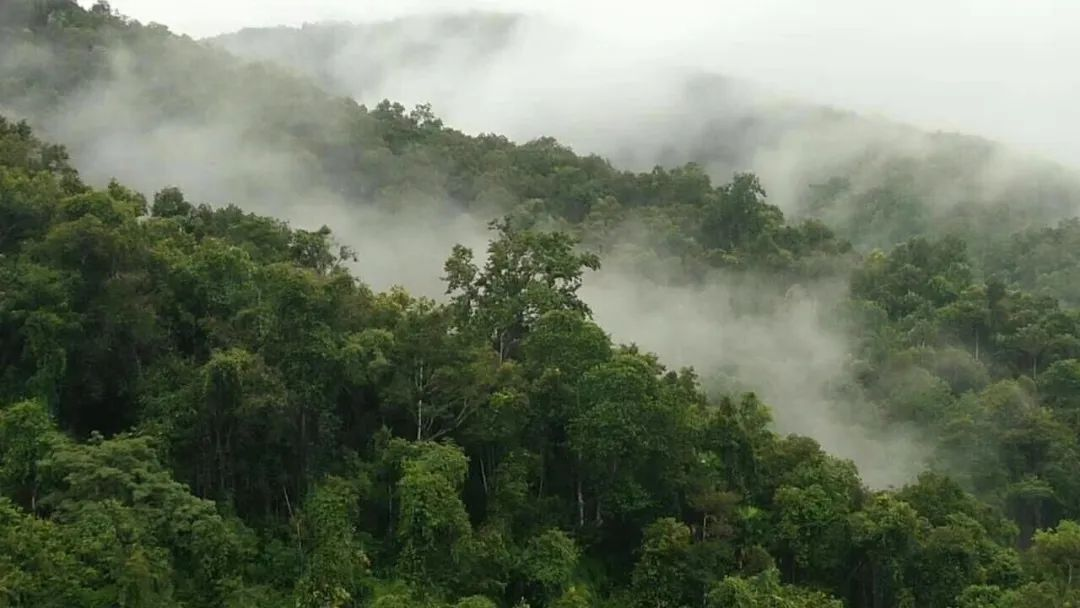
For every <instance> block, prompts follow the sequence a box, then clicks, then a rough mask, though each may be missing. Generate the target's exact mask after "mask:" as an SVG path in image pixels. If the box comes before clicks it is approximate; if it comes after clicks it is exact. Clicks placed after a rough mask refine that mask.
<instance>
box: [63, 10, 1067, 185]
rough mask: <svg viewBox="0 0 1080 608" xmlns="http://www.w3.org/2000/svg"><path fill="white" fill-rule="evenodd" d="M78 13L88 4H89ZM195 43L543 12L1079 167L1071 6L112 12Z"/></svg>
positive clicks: (830, 99) (664, 54) (686, 57)
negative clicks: (458, 14) (419, 16)
mask: <svg viewBox="0 0 1080 608" xmlns="http://www.w3.org/2000/svg"><path fill="white" fill-rule="evenodd" d="M84 3H89V0H86V1H85V2H84ZM112 6H113V8H115V9H117V10H119V11H120V12H121V13H124V14H126V15H128V16H130V17H133V18H135V19H138V20H140V21H143V22H149V21H156V22H159V23H163V24H166V25H168V26H169V27H170V28H171V29H172V30H173V31H176V32H178V33H184V34H188V35H191V36H193V37H203V36H210V35H215V34H220V33H225V32H230V31H235V30H237V29H240V28H243V27H265V26H274V25H300V24H303V23H305V22H316V21H324V20H347V21H372V20H382V19H387V18H392V17H396V16H402V15H406V14H416V13H424V12H435V11H455V10H465V9H489V10H490V9H495V10H502V11H509V12H540V13H543V14H546V15H547V16H550V17H555V18H557V19H560V20H563V21H566V22H568V23H572V24H573V25H575V26H579V27H582V28H586V29H588V30H591V31H595V32H597V33H598V34H600V33H602V34H604V35H606V36H609V37H615V38H616V39H618V40H619V42H620V43H621V44H625V45H629V46H633V47H635V48H637V49H638V50H640V51H641V56H647V57H651V58H652V60H654V61H657V62H668V63H670V64H672V65H681V66H686V67H698V68H703V69H708V70H712V71H717V72H721V73H724V74H727V75H730V76H736V77H741V78H749V79H752V80H755V81H757V82H759V83H761V84H764V85H767V86H769V87H770V88H772V89H775V90H777V91H779V92H781V93H784V94H788V95H791V96H794V97H797V98H802V99H805V100H809V101H815V102H819V103H826V104H830V105H834V106H837V107H842V108H846V109H853V110H857V111H860V112H864V113H868V114H876V115H880V116H883V117H888V118H892V119H895V120H900V121H904V122H908V123H911V124H914V125H917V126H920V127H922V128H926V129H930V130H939V129H940V130H951V131H962V132H968V133H973V134H979V135H984V136H987V137H990V138H993V139H998V140H1001V141H1004V142H1007V143H1009V144H1012V145H1013V146H1016V147H1018V148H1021V149H1024V150H1027V151H1032V152H1035V153H1039V154H1042V155H1045V156H1049V157H1051V158H1055V159H1057V160H1059V161H1061V162H1064V163H1066V164H1069V165H1073V166H1077V167H1080V137H1078V136H1077V135H1078V134H1080V69H1077V67H1076V62H1077V61H1078V60H1080V35H1077V34H1078V33H1080V25H1078V24H1080V1H1077V0H1027V1H1023V2H1021V1H1018V0H977V1H976V0H948V1H942V0H904V1H898V0H890V1H889V2H883V1H880V0H815V1H813V2H809V1H806V0H756V1H755V2H745V0H743V1H739V2H734V1H730V0H712V1H709V2H705V1H700V0H666V1H665V2H663V3H651V4H650V3H636V4H634V3H631V2H627V1H626V0H545V2H543V3H537V2H529V1H527V0H501V1H494V0H454V1H450V0H393V1H392V2H387V1H381V2H375V1H372V0H305V1H303V2H300V1H296V0H184V1H183V2H177V1H176V0H113V2H112Z"/></svg>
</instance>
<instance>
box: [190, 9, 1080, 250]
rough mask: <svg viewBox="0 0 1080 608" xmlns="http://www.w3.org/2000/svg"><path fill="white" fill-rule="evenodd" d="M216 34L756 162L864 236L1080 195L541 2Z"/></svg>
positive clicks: (218, 41) (1040, 212) (1066, 205)
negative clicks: (671, 54)
mask: <svg viewBox="0 0 1080 608" xmlns="http://www.w3.org/2000/svg"><path fill="white" fill-rule="evenodd" d="M554 41H558V42H557V43H555V42H554ZM210 42H211V43H212V44H214V45H217V46H219V47H221V48H224V49H227V50H229V51H230V52H232V53H234V54H237V55H239V56H241V57H247V58H249V59H254V60H260V61H270V62H273V63H276V64H279V65H285V66H288V67H289V68H290V69H293V70H295V71H296V72H298V73H302V74H307V75H311V76H314V77H315V78H317V80H318V81H319V82H320V83H321V84H322V85H323V86H325V87H327V88H328V89H329V90H332V91H335V92H338V93H341V94H348V95H352V96H354V97H356V98H357V99H358V100H361V101H364V102H368V103H372V102H376V101H378V100H379V99H382V98H383V97H390V98H393V99H399V100H403V101H415V102H417V103H421V102H430V103H432V104H433V105H434V107H435V109H436V110H437V111H438V112H439V114H440V115H441V116H442V117H443V118H444V119H446V120H447V121H448V122H450V123H452V124H454V125H458V126H461V127H463V128H465V130H466V131H484V130H495V131H497V132H500V133H505V134H508V135H510V136H511V137H515V138H519V139H529V138H533V137H537V136H539V135H553V136H555V137H557V138H558V139H559V140H561V141H563V142H566V143H568V144H570V145H573V146H574V147H575V148H577V149H579V150H584V151H587V152H590V153H597V154H600V155H603V156H605V157H607V158H610V159H612V160H613V162H615V163H616V164H617V165H619V166H626V167H635V168H637V169H644V170H647V169H649V168H651V167H652V166H653V165H654V164H662V165H664V166H674V165H681V164H683V163H686V162H696V163H699V164H701V165H702V166H703V167H705V168H706V170H707V171H708V172H709V173H710V175H712V176H713V177H714V178H715V179H719V180H726V179H728V178H729V177H730V176H731V174H732V173H733V172H736V171H753V172H755V173H756V174H758V175H759V176H760V177H761V178H762V181H763V183H764V184H765V185H766V187H767V188H768V190H769V192H770V193H772V194H773V195H774V201H775V202H776V203H777V204H778V205H780V207H781V208H782V209H784V210H785V211H786V212H788V213H791V214H794V215H796V216H813V217H818V218H820V219H823V220H825V221H826V222H827V223H829V224H830V225H831V226H834V227H835V228H836V229H838V230H839V231H840V233H841V234H842V235H843V236H844V237H845V238H848V239H849V240H852V241H853V242H855V243H856V244H858V245H863V246H889V245H892V244H895V243H897V242H900V241H902V240H905V239H907V238H910V237H911V236H915V235H918V234H927V233H936V234H944V233H945V232H947V231H957V230H958V231H961V232H963V233H967V234H972V233H976V232H977V233H979V234H980V235H982V237H984V238H985V237H986V236H988V235H991V234H995V235H996V236H1004V234H1002V233H1001V231H999V230H997V227H999V226H1002V225H1008V226H1011V227H1014V228H1015V227H1016V226H1017V225H1018V224H1022V225H1024V226H1041V225H1045V224H1049V223H1052V222H1055V221H1057V220H1059V219H1062V218H1065V217H1069V216H1071V215H1073V214H1075V213H1076V211H1077V210H1078V209H1080V176H1078V174H1077V173H1076V172H1073V171H1068V170H1066V169H1064V168H1062V167H1058V166H1056V165H1055V164H1053V163H1051V162H1048V161H1043V160H1040V159H1036V158H1026V157H1023V156H1022V155H1019V154H1014V153H1012V152H1010V151H1009V150H1008V149H1006V148H1004V147H1002V146H999V145H996V144H994V143H992V142H988V141H985V140H981V139H979V138H976V137H968V136H964V135H958V134H930V133H923V132H920V131H918V130H916V129H914V128H909V127H905V126H903V125H899V124H894V123H889V122H887V121H885V120H881V119H873V118H867V117H862V116H858V115H855V114H852V113H849V112H844V111H841V110H836V109H831V108H823V107H816V106H812V105H808V104H803V103H799V102H798V101H793V100H787V99H782V98H778V97H777V96H775V95H772V94H770V93H769V92H768V91H765V90H762V89H761V88H760V87H757V86H755V85H753V84H752V83H748V82H742V81H737V80H732V79H727V78H723V77H721V76H717V75H714V74H706V73H699V72H696V71H694V70H693V69H685V68H682V67H680V66H678V65H675V64H674V63H672V64H671V65H667V64H664V63H659V64H656V63H650V62H649V61H648V59H649V58H648V57H644V58H642V57H637V56H632V57H628V58H626V59H625V60H624V61H622V62H620V61H619V60H618V58H614V59H609V58H606V57H605V58H604V59H597V58H598V57H604V56H605V53H608V52H610V53H617V52H619V51H620V50H622V49H621V48H620V49H617V50H614V51H605V49H604V44H605V42H604V41H603V40H599V41H596V40H592V39H591V38H590V37H589V36H588V35H586V34H585V33H584V32H580V31H576V30H574V29H573V28H570V27H564V26H562V25H557V24H554V23H548V22H546V21H543V20H541V19H540V18H537V17H523V16H516V17H515V16H507V15H486V14H464V15H444V16H427V17H417V18H406V19H399V20H395V21H390V22H385V23H373V24H362V25H354V26H350V25H346V24H333V25H309V26H305V27H304V28H300V29H290V28H278V29H272V30H246V31H243V32H239V33H236V34H231V35H226V36H220V37H217V38H214V39H212V40H210ZM658 61H659V60H658ZM605 70H607V72H610V75H609V74H608V73H606V72H605ZM510 91H513V92H515V97H514V98H513V99H509V98H508V97H507V93H508V92H510ZM900 209H903V210H902V211H900ZM1003 216H1007V217H1008V221H1006V222H1004V223H1003V222H1002V221H1001V219H1002V217H1003Z"/></svg>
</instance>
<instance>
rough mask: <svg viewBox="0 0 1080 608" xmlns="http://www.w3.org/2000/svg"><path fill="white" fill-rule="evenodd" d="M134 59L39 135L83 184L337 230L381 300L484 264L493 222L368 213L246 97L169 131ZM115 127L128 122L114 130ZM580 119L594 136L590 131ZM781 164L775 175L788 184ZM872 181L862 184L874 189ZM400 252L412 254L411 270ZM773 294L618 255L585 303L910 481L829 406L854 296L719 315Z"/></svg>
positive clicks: (836, 293) (404, 208)
mask: <svg viewBox="0 0 1080 608" xmlns="http://www.w3.org/2000/svg"><path fill="white" fill-rule="evenodd" d="M138 61H139V59H138V57H136V56H135V55H134V53H133V52H132V51H131V50H125V49H115V50H113V51H112V52H111V55H110V58H109V64H110V69H109V75H108V77H106V78H102V79H99V80H98V81H96V82H94V83H92V84H91V85H89V86H86V87H84V88H83V89H82V90H81V92H80V94H79V95H77V96H76V97H74V98H72V99H69V100H66V102H65V104H64V106H63V108H62V110H60V111H58V112H56V113H55V115H53V116H50V117H49V118H48V119H47V120H45V121H44V123H43V124H45V125H46V129H45V131H46V132H47V133H49V134H50V136H53V137H55V138H56V139H57V140H59V141H64V142H68V143H69V144H70V145H71V146H72V152H73V157H74V159H75V160H76V162H77V163H81V164H83V165H84V166H85V167H87V168H88V171H87V176H88V177H90V178H92V179H94V180H96V181H98V182H99V183H101V182H104V181H105V180H107V179H108V178H111V177H118V178H120V179H121V181H123V182H125V183H128V184H131V185H133V186H136V187H138V188H140V189H142V190H144V191H148V192H149V191H153V190H154V189H156V188H160V187H162V186H163V185H177V186H180V187H181V188H182V189H183V190H184V191H185V192H187V193H188V194H189V195H191V196H192V197H193V198H196V199H199V200H214V201H222V202H230V201H231V202H236V203H237V204H239V205H240V206H242V207H243V208H245V209H247V210H249V211H256V212H258V213H261V214H266V215H273V216H277V217H282V218H284V219H287V220H289V221H290V223H293V224H294V225H297V226H300V227H305V228H317V227H318V226H319V225H322V224H326V225H329V226H332V227H334V229H335V233H336V234H337V236H338V238H339V239H340V240H341V241H342V242H344V243H345V244H348V245H350V246H351V247H352V248H353V249H354V250H356V251H357V253H358V258H359V261H358V262H357V264H356V266H355V269H356V271H357V273H358V275H359V276H360V277H361V278H362V279H363V280H364V281H365V282H368V283H369V284H370V285H372V287H375V288H379V289H385V288H388V287H390V286H391V285H393V284H396V283H401V284H404V286H406V287H407V288H409V289H410V290H413V291H414V292H416V293H418V294H421V295H428V296H430V297H436V298H438V297H441V295H442V284H441V282H440V281H439V272H438V271H439V269H440V268H441V264H442V261H443V260H445V258H446V256H447V255H448V253H449V251H450V248H451V247H452V246H453V245H454V244H457V243H462V244H465V245H467V246H471V247H472V248H473V249H474V250H476V251H477V253H480V254H482V252H483V249H484V244H485V243H486V242H487V240H488V236H489V233H488V231H487V230H486V221H487V219H489V218H488V217H487V216H478V215H476V214H475V213H471V212H469V211H466V210H457V211H448V208H452V207H453V204H452V203H449V204H448V201H450V200H451V197H450V196H448V195H445V194H444V195H443V196H441V197H438V196H435V197H433V196H431V194H430V190H431V189H428V190H427V191H425V192H422V193H421V192H419V191H417V192H412V193H401V192H395V193H384V194H380V195H378V196H377V197H376V198H377V199H378V200H375V201H374V204H368V205H364V206H360V205H357V201H354V200H351V199H349V198H347V197H345V196H343V195H342V194H341V193H339V192H336V191H335V190H334V189H333V188H330V187H328V186H327V182H326V180H325V179H324V176H323V175H322V174H321V170H320V169H319V168H318V166H317V164H316V163H314V162H313V159H311V158H309V157H307V156H306V155H305V153H303V152H298V151H297V150H295V149H294V148H293V147H291V146H290V145H289V142H287V141H286V142H278V143H277V144H276V145H268V144H267V142H265V141H261V140H259V138H258V133H259V132H260V129H261V125H260V124H258V123H256V122H253V121H252V118H251V115H250V114H249V113H248V112H247V111H246V110H247V105H246V102H245V100H244V99H242V98H241V99H233V98H228V97H226V98H222V99H219V103H217V104H216V106H215V107H213V108H212V109H210V110H209V111H204V112H201V113H199V114H197V115H196V117H194V118H193V117H190V116H188V117H181V118H178V119H172V120H165V121H162V120H159V111H158V109H157V108H150V107H147V101H146V99H145V88H146V83H145V81H144V79H143V72H141V71H140V70H139V68H138V67H137V64H138ZM661 88H662V87H661ZM117 116H123V117H126V118H127V120H126V121H123V122H118V121H116V117H117ZM514 116H516V115H514ZM538 116H541V117H545V116H547V115H546V114H543V113H541V114H538ZM576 120H578V121H579V123H588V122H589V121H590V120H592V117H590V116H588V115H587V116H584V117H579V118H577V119H576ZM739 120H741V119H739ZM739 120H736V121H734V122H736V123H738V122H739ZM620 128H621V127H620ZM685 128H686V129H688V130H693V128H694V126H693V125H686V126H685ZM828 128H829V129H832V128H833V127H828ZM616 132H617V133H622V132H623V131H621V130H618V131H616ZM830 132H833V133H839V134H838V135H836V137H837V142H836V144H835V145H837V146H838V147H842V146H841V143H842V142H847V141H848V140H847V139H845V137H843V135H844V133H843V132H842V130H841V131H830ZM813 133H814V132H813V131H809V132H804V133H800V134H799V135H798V136H792V135H785V136H784V137H783V138H781V139H780V140H779V141H780V144H778V145H779V146H780V148H781V149H783V150H785V151H786V153H785V154H780V152H776V154H777V155H778V156H780V157H783V158H785V159H786V158H788V157H792V156H793V157H795V160H792V161H790V162H791V163H793V164H795V165H799V166H800V167H801V166H802V165H801V163H804V162H809V160H811V159H806V158H805V156H803V154H804V153H805V150H806V147H807V146H809V145H810V142H812V141H815V137H814V135H813ZM793 141H794V142H797V143H796V144H791V143H790V142H793ZM884 141H886V142H888V141H891V140H890V139H889V138H888V137H886V138H884ZM913 149H915V150H916V151H917V150H918V149H919V148H918V146H917V145H913ZM735 152H736V153H740V152H739V150H735ZM661 153H663V151H661V152H657V154H661ZM756 154H757V153H755V156H754V157H755V158H756V157H757V156H756ZM739 158H742V157H739ZM717 162H732V163H734V162H745V161H742V160H738V158H737V159H736V160H730V159H729V160H723V159H721V161H717ZM777 165H778V166H779V167H782V168H781V169H777V170H778V171H780V172H781V173H784V172H787V171H789V169H787V168H786V165H784V164H783V163H780V162H778V163H777ZM717 166H719V165H717ZM713 170H714V171H716V170H717V169H713ZM790 171H792V174H794V173H796V171H794V170H790ZM869 175H870V173H869V172H868V173H867V177H865V179H866V180H867V181H868V182H872V181H873V180H872V179H871V178H870V177H869ZM791 188H792V189H795V188H794V186H792V187H791ZM782 190H783V188H782V187H781V191H782ZM774 191H775V190H774ZM779 198H781V199H782V198H783V197H779ZM627 234H628V232H625V231H622V230H621V229H616V230H614V231H613V233H612V237H611V238H612V239H614V240H615V241H616V242H617V244H621V245H625V244H626V243H625V237H626V235H627ZM402 252H408V255H407V256H405V257H404V258H403V257H402ZM767 280H768V279H767V277H763V278H761V279H759V280H754V277H746V276H744V277H739V278H735V277H732V276H729V275H727V274H726V273H720V272H717V273H712V274H710V276H709V277H708V278H707V280H706V281H703V282H702V283H700V284H690V285H683V286H678V285H671V284H670V283H659V282H656V281H654V280H653V279H652V278H647V277H645V276H643V274H642V273H641V271H640V269H638V268H635V267H634V264H633V263H632V258H631V259H630V260H628V261H626V262H624V261H623V260H622V259H621V257H620V254H619V253H616V252H611V253H609V255H606V256H605V268H604V269H603V270H602V271H601V272H600V273H599V274H597V275H594V276H592V277H589V278H588V279H587V281H586V287H585V289H584V290H583V296H584V297H585V298H586V299H587V300H588V301H589V303H590V304H591V305H592V306H593V308H594V310H595V311H596V318H597V321H598V322H599V323H600V324H601V325H602V326H604V327H606V328H607V329H608V330H609V331H611V332H612V333H613V334H614V335H615V336H616V338H617V339H619V340H623V341H634V342H638V343H640V344H641V345H642V346H644V347H646V348H648V349H649V350H652V351H654V352H657V353H658V354H660V355H661V356H662V357H664V359H665V360H667V361H671V362H673V363H676V362H677V363H679V364H685V365H694V366H695V367H697V369H698V370H699V371H700V372H701V373H702V374H703V377H704V379H705V381H706V383H707V385H709V386H710V387H711V389H712V390H711V392H713V393H714V394H715V393H718V392H722V391H724V390H728V389H731V388H733V385H732V379H734V380H737V381H738V386H737V387H735V388H739V389H752V390H757V391H758V392H759V393H760V394H761V395H762V396H763V397H764V398H765V399H766V400H767V401H768V402H769V403H770V405H771V407H772V408H773V411H774V413H775V414H776V418H777V424H778V427H779V428H780V429H782V430H784V431H787V432H799V433H803V434H807V435H810V436H812V437H815V438H816V439H818V440H819V441H821V443H822V444H823V446H824V447H825V448H826V449H828V450H830V451H831V452H833V453H836V454H839V455H842V456H844V457H848V458H851V459H853V460H855V462H856V463H857V464H859V466H860V469H861V470H863V475H864V478H865V479H866V480H867V481H868V483H871V484H873V485H875V486H884V485H893V484H899V483H902V482H904V481H906V480H908V479H910V478H911V476H912V475H913V474H914V473H916V472H918V470H919V465H918V464H917V463H918V461H917V460H916V459H915V457H916V456H917V455H919V454H922V453H925V449H924V447H925V446H923V445H921V443H920V440H919V437H918V436H917V435H916V434H915V433H910V434H909V433H900V432H897V431H896V430H895V428H890V429H888V431H887V432H886V431H885V430H881V429H877V430H875V429H873V428H872V425H863V424H861V423H856V422H853V418H852V417H851V416H850V414H851V410H853V409H855V408H857V407H858V406H859V405H860V404H859V403H857V402H851V401H845V400H843V399H838V398H837V397H836V396H835V395H834V394H833V386H834V385H836V384H842V383H845V382H847V381H849V380H850V374H849V372H848V371H847V370H846V368H845V363H846V355H847V353H849V352H851V351H852V348H851V343H850V336H847V335H845V334H844V333H843V332H841V331H838V330H836V329H835V328H834V327H832V326H831V325H830V324H829V323H827V322H826V321H825V320H823V319H822V318H821V317H822V315H821V314H820V310H821V309H822V308H828V307H829V306H831V305H833V304H835V302H836V301H837V300H838V299H840V298H842V297H843V296H844V295H845V289H846V288H845V286H844V285H843V284H842V283H836V282H830V281H828V280H822V281H819V282H815V283H813V284H809V285H804V287H805V288H807V291H806V292H803V293H801V294H799V293H797V294H795V295H793V296H792V301H791V302H790V303H789V304H790V305H789V306H787V307H779V308H775V309H766V312H763V313H757V314H749V313H747V312H745V311H743V310H735V309H734V308H733V307H731V306H727V305H725V304H724V302H725V300H727V299H729V298H730V297H731V295H732V294H733V293H736V292H737V293H738V294H739V296H740V297H741V298H744V299H748V300H751V301H754V300H772V298H773V297H774V295H775V294H773V293H772V291H771V290H770V289H767V288H764V287H762V286H761V285H760V283H767ZM755 283H759V284H757V285H755ZM810 294H813V295H810ZM671 311H678V312H677V313H676V314H672V312H671ZM723 376H726V378H724V377H723Z"/></svg>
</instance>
